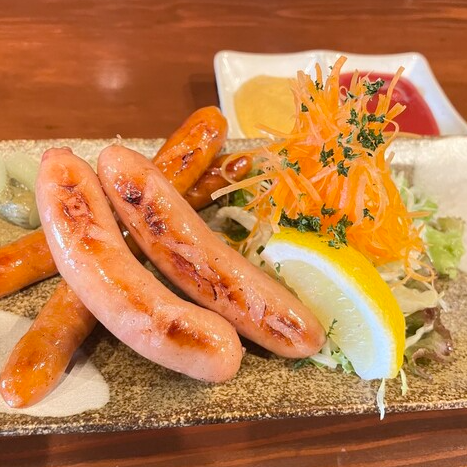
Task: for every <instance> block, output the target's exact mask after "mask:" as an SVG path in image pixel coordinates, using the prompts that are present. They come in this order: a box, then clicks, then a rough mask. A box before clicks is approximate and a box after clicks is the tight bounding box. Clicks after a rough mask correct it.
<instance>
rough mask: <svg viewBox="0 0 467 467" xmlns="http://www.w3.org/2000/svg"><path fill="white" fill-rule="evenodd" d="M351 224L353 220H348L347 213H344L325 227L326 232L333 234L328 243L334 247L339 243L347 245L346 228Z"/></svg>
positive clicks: (338, 245)
mask: <svg viewBox="0 0 467 467" xmlns="http://www.w3.org/2000/svg"><path fill="white" fill-rule="evenodd" d="M351 225H353V222H352V221H351V220H349V217H348V216H347V214H344V215H343V216H342V217H341V218H340V219H339V221H338V222H337V224H336V225H335V226H334V225H332V224H331V225H330V226H329V227H328V228H327V233H328V234H332V235H334V239H332V240H329V241H328V245H329V246H331V247H334V248H339V247H340V245H347V229H348V228H349V227H350V226H351Z"/></svg>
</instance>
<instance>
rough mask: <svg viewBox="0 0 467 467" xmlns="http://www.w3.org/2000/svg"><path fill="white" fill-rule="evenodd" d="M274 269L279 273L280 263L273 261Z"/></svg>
mask: <svg viewBox="0 0 467 467" xmlns="http://www.w3.org/2000/svg"><path fill="white" fill-rule="evenodd" d="M274 269H275V271H276V272H277V274H279V273H280V272H281V263H274Z"/></svg>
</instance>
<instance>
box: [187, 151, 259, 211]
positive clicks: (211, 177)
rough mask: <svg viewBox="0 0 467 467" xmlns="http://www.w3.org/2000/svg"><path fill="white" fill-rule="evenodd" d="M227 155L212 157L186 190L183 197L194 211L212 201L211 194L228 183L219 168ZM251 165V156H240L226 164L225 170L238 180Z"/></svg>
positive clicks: (244, 175) (233, 178)
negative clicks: (199, 175)
mask: <svg viewBox="0 0 467 467" xmlns="http://www.w3.org/2000/svg"><path fill="white" fill-rule="evenodd" d="M227 157H228V155H224V156H220V157H217V158H216V159H214V162H213V163H212V164H211V166H210V167H209V168H208V169H207V170H206V172H204V174H203V175H201V178H200V179H199V180H198V181H197V182H196V183H195V185H194V186H193V187H192V188H190V189H189V190H188V191H187V193H186V195H185V199H186V200H187V201H188V203H189V204H190V206H191V207H192V208H193V209H195V210H196V211H199V210H200V209H203V208H205V207H206V206H209V205H210V204H211V203H212V202H213V201H212V198H211V195H212V194H213V193H214V192H215V191H217V190H220V189H221V188H224V187H225V186H227V185H228V184H229V182H228V181H227V180H226V179H225V178H224V177H223V176H222V170H221V167H222V164H223V163H224V161H225V160H226V158H227ZM252 166H253V164H252V162H251V158H250V157H248V156H242V157H239V158H238V159H235V160H234V161H232V162H230V163H229V164H227V167H226V172H227V175H228V176H229V177H230V178H232V180H234V181H236V182H238V181H240V180H243V179H244V178H245V177H246V175H247V174H248V172H249V171H250V170H251V168H252Z"/></svg>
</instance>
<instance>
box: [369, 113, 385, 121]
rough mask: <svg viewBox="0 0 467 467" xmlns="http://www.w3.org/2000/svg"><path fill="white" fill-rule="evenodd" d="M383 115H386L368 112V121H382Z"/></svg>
mask: <svg viewBox="0 0 467 467" xmlns="http://www.w3.org/2000/svg"><path fill="white" fill-rule="evenodd" d="M385 117H386V115H385V114H381V115H375V114H368V121H369V122H378V123H384V118H385Z"/></svg>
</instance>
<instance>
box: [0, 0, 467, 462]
mask: <svg viewBox="0 0 467 467" xmlns="http://www.w3.org/2000/svg"><path fill="white" fill-rule="evenodd" d="M389 5H391V6H389ZM0 8H1V12H2V13H1V15H0V97H1V114H2V118H1V119H0V139H16V138H27V139H39V138H59V137H60V138H62V137H82V138H93V137H113V136H115V135H116V134H117V133H118V134H121V135H122V136H124V137H161V136H167V135H168V134H169V133H170V132H171V131H172V130H173V129H175V128H176V127H178V125H179V124H180V123H181V121H182V120H183V119H184V118H185V117H186V116H187V115H188V114H189V113H190V112H191V111H193V110H194V109H196V108H197V107H200V106H203V105H209V104H217V102H218V100H217V93H216V86H215V80H214V72H213V65H212V60H213V57H214V54H215V53H216V52H217V51H218V50H222V49H234V50H242V51H252V52H253V51H255V52H293V51H300V50H307V49H319V48H323V49H335V50H342V51H348V52H357V53H396V52H407V51H417V52H420V53H422V54H424V55H425V56H426V57H427V58H428V60H429V62H430V64H431V66H432V68H433V71H434V73H435V75H436V77H437V78H438V80H439V82H440V83H441V85H442V87H443V88H444V90H445V92H446V94H447V95H448V97H449V98H450V99H451V101H452V102H453V104H454V105H455V107H456V108H457V109H458V111H459V112H460V113H461V114H462V115H463V116H464V118H467V86H466V85H467V80H466V77H465V73H466V70H467V54H466V53H465V51H466V43H467V2H466V1H434V0H423V1H422V0H418V1H414V0H406V1H392V2H386V1H383V0H380V1H377V0H359V1H358V2H348V1H345V0H322V1H310V0H302V1H300V0H289V1H286V0H284V1H277V0H269V1H262V0H203V1H199V2H196V1H189V0H186V1H181V0H178V1H162V0H112V1H110V0H100V1H98V0H95V1H93V0H69V1H66V2H65V1H59V0H30V1H28V2H21V1H17V2H12V1H11V0H10V1H8V0H0ZM466 390H467V389H466ZM155 403H157V401H155ZM143 465H144V466H149V465H154V466H159V465H160V466H162V465H164V466H173V467H176V466H186V465H189V466H198V465H205V466H216V467H234V466H271V467H276V466H277V467H278V466H294V467H301V466H317V467H328V466H329V467H330V466H349V467H354V466H370V467H396V466H420V467H422V466H423V467H435V466H443V467H454V466H456V467H457V466H467V410H458V411H445V412H427V413H413V414H400V415H388V416H387V418H386V419H385V420H384V421H383V422H380V421H379V420H378V418H377V417H376V416H353V417H327V418H310V419H297V420H282V421H263V422H254V423H238V424H231V425H215V426H203V427H195V428H183V429H182V428H179V429H167V430H160V431H141V432H138V431H134V432H130V433H118V434H112V433H109V434H91V435H80V434H77V435H62V436H34V437H25V438H10V437H4V438H0V467H18V466H39V467H45V466H75V467H78V466H95V467H109V466H119V467H130V466H131V467H133V466H143Z"/></svg>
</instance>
